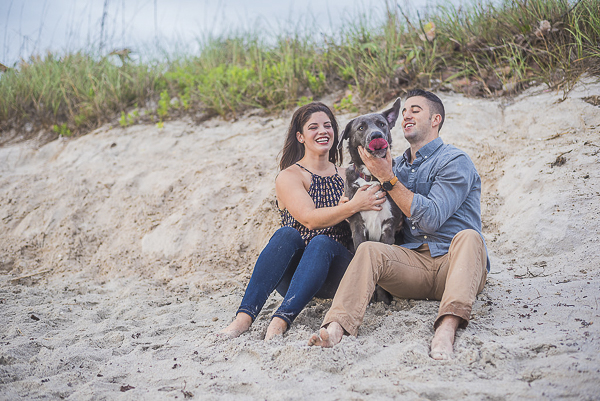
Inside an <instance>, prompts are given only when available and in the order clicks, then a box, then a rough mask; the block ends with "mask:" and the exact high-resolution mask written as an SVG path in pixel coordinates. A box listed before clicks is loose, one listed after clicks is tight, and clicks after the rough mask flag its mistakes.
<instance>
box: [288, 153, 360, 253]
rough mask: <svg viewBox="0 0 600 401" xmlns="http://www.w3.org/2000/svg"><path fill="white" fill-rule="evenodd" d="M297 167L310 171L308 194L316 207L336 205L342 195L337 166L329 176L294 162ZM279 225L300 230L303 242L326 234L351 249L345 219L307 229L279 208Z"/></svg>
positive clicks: (342, 185) (342, 189) (342, 187)
mask: <svg viewBox="0 0 600 401" xmlns="http://www.w3.org/2000/svg"><path fill="white" fill-rule="evenodd" d="M296 165H297V166H298V167H300V168H301V169H303V170H305V171H307V172H308V173H310V175H311V177H312V179H311V183H310V187H309V188H308V195H309V196H310V197H311V199H312V200H313V202H314V203H315V207H316V208H321V207H331V206H337V204H338V203H339V201H340V198H341V197H342V195H344V179H343V178H342V177H341V176H340V175H339V174H338V170H337V167H336V168H335V174H334V175H332V176H329V177H321V176H320V175H316V174H313V173H312V172H311V171H309V170H308V169H307V168H305V167H304V166H301V165H300V164H298V163H296ZM280 213H281V226H282V227H285V226H287V227H292V228H295V229H296V230H298V232H300V235H301V236H302V238H303V239H304V242H305V243H306V244H308V243H309V242H310V240H311V239H313V238H314V237H316V236H317V235H321V234H322V235H327V236H328V237H330V238H332V239H334V240H335V241H337V242H339V243H340V244H342V245H344V246H345V247H346V248H347V249H348V250H350V251H351V250H352V248H353V246H352V234H351V232H350V226H349V224H348V222H347V221H342V222H340V223H338V224H336V225H335V226H332V227H327V228H322V229H319V230H309V229H308V228H306V227H304V226H303V225H302V224H300V223H299V222H298V221H297V220H296V219H295V218H294V217H293V216H292V215H291V214H290V212H288V210H287V209H283V210H280Z"/></svg>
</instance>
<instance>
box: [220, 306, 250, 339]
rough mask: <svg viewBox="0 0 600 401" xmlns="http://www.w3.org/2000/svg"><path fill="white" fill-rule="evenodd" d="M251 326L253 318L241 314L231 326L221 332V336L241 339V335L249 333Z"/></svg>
mask: <svg viewBox="0 0 600 401" xmlns="http://www.w3.org/2000/svg"><path fill="white" fill-rule="evenodd" d="M250 325H252V318H251V317H250V315H247V314H245V313H244V312H240V313H238V314H237V315H236V316H235V319H234V320H233V322H231V324H230V325H229V326H227V327H225V328H224V329H223V330H221V331H220V332H219V335H220V336H225V337H229V338H235V337H239V336H240V334H242V333H244V332H246V331H248V329H249V328H250Z"/></svg>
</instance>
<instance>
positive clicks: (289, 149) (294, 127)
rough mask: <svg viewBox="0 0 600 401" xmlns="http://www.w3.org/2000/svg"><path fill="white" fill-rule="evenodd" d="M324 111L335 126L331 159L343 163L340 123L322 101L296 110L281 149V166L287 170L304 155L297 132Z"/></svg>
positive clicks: (334, 162)
mask: <svg viewBox="0 0 600 401" xmlns="http://www.w3.org/2000/svg"><path fill="white" fill-rule="evenodd" d="M320 111H322V112H323V113H325V114H327V117H329V119H330V120H331V128H333V133H334V137H333V146H332V147H331V149H329V161H330V162H332V163H333V164H338V163H339V164H338V165H341V164H342V150H341V149H338V123H337V120H336V119H335V117H334V115H333V113H332V112H331V109H329V107H327V106H326V105H324V104H323V103H321V102H312V103H309V104H307V105H304V106H302V107H300V108H299V109H298V110H296V111H295V112H294V115H293V116H292V121H291V122H290V127H289V128H288V132H287V137H286V138H285V143H284V144H283V150H282V151H281V159H280V161H279V168H280V169H281V170H285V169H286V168H288V167H289V166H291V165H292V164H294V163H296V162H297V161H298V160H300V159H302V158H303V157H304V145H303V144H301V143H300V142H298V138H296V133H297V132H302V127H304V124H306V122H307V121H308V120H310V117H311V116H312V115H313V114H314V113H318V112H320Z"/></svg>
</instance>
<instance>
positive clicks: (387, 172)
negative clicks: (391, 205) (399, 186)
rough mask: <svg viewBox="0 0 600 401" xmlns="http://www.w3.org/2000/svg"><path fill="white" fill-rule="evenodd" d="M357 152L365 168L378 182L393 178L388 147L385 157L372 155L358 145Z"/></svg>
mask: <svg viewBox="0 0 600 401" xmlns="http://www.w3.org/2000/svg"><path fill="white" fill-rule="evenodd" d="M358 154H359V155H360V158H361V159H362V161H363V162H364V163H365V166H366V167H367V169H369V172H370V173H371V175H373V176H375V178H377V179H378V180H379V182H384V181H389V180H391V179H392V178H394V172H393V170H392V155H391V154H390V150H389V148H388V150H387V153H386V154H385V158H380V157H373V156H372V155H371V154H370V153H369V152H367V151H366V150H365V148H363V147H362V146H359V147H358Z"/></svg>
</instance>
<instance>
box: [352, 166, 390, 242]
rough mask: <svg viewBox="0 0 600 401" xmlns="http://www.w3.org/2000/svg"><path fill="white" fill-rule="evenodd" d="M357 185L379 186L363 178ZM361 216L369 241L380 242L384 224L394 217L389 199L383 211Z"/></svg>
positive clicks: (363, 212)
mask: <svg viewBox="0 0 600 401" xmlns="http://www.w3.org/2000/svg"><path fill="white" fill-rule="evenodd" d="M356 183H357V184H358V186H359V187H362V186H363V185H377V184H379V182H377V181H366V180H365V179H363V178H360V177H359V178H358V179H357V180H356ZM360 216H361V217H362V219H363V222H364V224H365V230H366V231H367V239H368V240H369V241H380V240H381V235H382V233H383V222H384V221H386V220H387V219H389V218H391V217H393V216H392V205H391V204H390V201H389V199H387V198H386V200H385V202H384V203H382V204H381V210H379V211H377V210H366V211H362V212H360Z"/></svg>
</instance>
